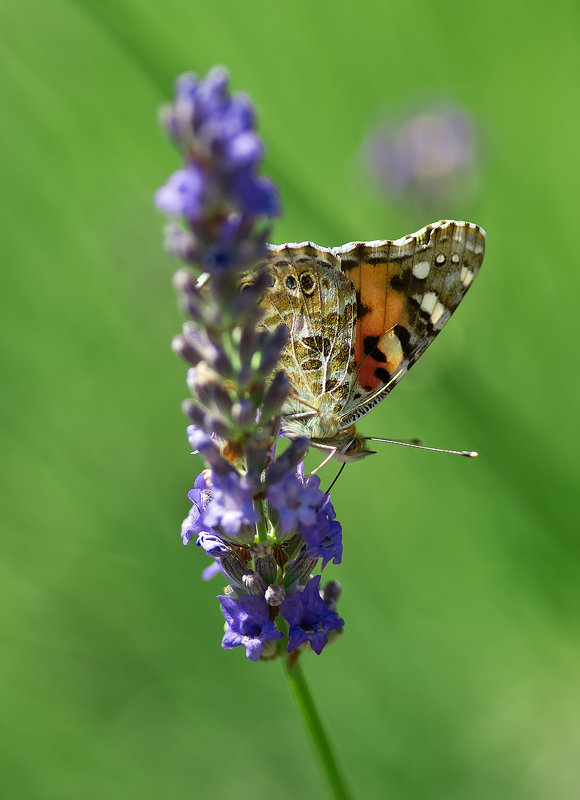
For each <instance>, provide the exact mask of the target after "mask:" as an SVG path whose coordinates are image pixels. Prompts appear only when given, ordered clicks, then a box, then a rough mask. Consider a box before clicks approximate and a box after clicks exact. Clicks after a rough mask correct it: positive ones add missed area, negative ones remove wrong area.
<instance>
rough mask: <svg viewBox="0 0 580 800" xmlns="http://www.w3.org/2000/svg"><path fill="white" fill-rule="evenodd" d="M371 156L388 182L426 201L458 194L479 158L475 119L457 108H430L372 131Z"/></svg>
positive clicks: (387, 186)
mask: <svg viewBox="0 0 580 800" xmlns="http://www.w3.org/2000/svg"><path fill="white" fill-rule="evenodd" d="M365 148H366V156H367V160H368V163H369V166H370V167H371V169H372V172H373V174H374V175H376V177H377V178H378V180H379V181H380V182H381V184H382V185H383V187H384V188H385V189H387V190H389V191H391V192H394V193H395V194H401V193H406V194H408V195H409V196H415V197H417V198H418V199H421V200H423V201H430V202H431V201H435V200H443V199H445V197H446V196H451V195H453V193H454V191H455V189H456V187H457V184H458V180H461V181H462V183H465V182H466V177H467V175H468V173H470V172H472V171H473V168H474V166H475V161H476V149H477V142H476V136H475V131H474V127H473V123H472V121H471V119H470V118H469V116H468V115H467V113H466V112H465V111H464V110H463V109H461V108H457V107H451V106H449V107H433V106H431V107H426V108H424V109H423V110H422V111H420V112H419V113H415V114H413V115H411V116H408V117H407V118H406V119H403V120H402V121H400V122H392V123H390V124H386V125H382V126H379V127H378V128H377V129H375V130H374V131H373V132H372V133H371V134H370V136H369V138H368V140H367V142H366V145H365Z"/></svg>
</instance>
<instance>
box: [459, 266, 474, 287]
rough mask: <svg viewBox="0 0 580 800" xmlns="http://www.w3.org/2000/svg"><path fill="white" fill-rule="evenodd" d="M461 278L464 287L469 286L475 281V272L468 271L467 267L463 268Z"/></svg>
mask: <svg viewBox="0 0 580 800" xmlns="http://www.w3.org/2000/svg"><path fill="white" fill-rule="evenodd" d="M459 277H460V279H461V283H462V284H463V285H464V286H469V284H470V283H471V281H472V280H473V272H472V271H471V270H470V269H467V267H461V274H460V275H459Z"/></svg>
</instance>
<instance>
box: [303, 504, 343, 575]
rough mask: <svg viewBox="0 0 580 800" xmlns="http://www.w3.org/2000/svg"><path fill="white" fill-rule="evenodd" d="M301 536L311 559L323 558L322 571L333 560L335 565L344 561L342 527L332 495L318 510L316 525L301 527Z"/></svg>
mask: <svg viewBox="0 0 580 800" xmlns="http://www.w3.org/2000/svg"><path fill="white" fill-rule="evenodd" d="M300 535H301V536H302V538H303V539H304V541H305V542H306V552H307V554H308V555H309V556H310V557H311V558H321V559H322V564H321V569H324V567H325V566H326V565H327V564H328V562H329V561H330V560H331V559H332V561H333V562H334V563H335V564H340V563H341V561H342V526H341V524H340V522H339V521H338V520H337V519H336V513H335V511H334V507H333V505H332V503H331V502H330V495H326V500H325V501H324V502H323V503H322V505H321V506H320V508H319V509H318V513H317V516H316V522H315V524H314V525H310V526H309V525H301V526H300Z"/></svg>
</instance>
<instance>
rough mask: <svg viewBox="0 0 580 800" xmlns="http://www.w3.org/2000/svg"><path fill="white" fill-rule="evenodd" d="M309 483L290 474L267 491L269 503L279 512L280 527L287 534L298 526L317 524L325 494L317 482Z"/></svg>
mask: <svg viewBox="0 0 580 800" xmlns="http://www.w3.org/2000/svg"><path fill="white" fill-rule="evenodd" d="M309 481H310V479H309V480H308V481H306V482H305V483H302V482H301V481H300V479H299V478H298V477H297V475H296V474H295V473H293V472H290V473H286V474H285V475H284V476H283V477H282V478H281V479H280V480H279V481H277V482H276V483H274V484H273V485H272V486H270V487H268V489H267V490H266V496H267V498H268V502H269V503H270V505H271V506H272V507H273V508H275V509H276V511H277V512H278V518H279V520H280V527H281V528H282V530H283V531H285V532H288V531H292V530H295V529H296V528H297V527H298V525H315V524H316V519H317V508H318V507H319V506H320V504H321V503H322V501H323V500H324V494H323V493H322V492H321V491H320V489H319V488H318V481H317V480H314V481H311V482H309Z"/></svg>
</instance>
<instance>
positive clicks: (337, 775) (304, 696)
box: [284, 653, 352, 800]
mask: <svg viewBox="0 0 580 800" xmlns="http://www.w3.org/2000/svg"><path fill="white" fill-rule="evenodd" d="M284 663H285V665H286V675H287V677H288V682H289V684H290V689H291V690H292V694H293V695H294V700H295V701H296V705H297V706H298V708H299V710H300V714H301V715H302V720H303V722H304V725H305V726H306V728H307V729H308V733H309V734H310V738H311V740H312V744H313V745H314V747H315V748H316V751H317V753H318V757H319V759H320V763H321V765H322V768H323V770H324V772H325V773H326V777H327V778H328V782H329V783H330V787H331V789H332V794H333V797H334V798H336V800H351V797H352V795H351V794H350V792H349V791H348V789H347V788H346V784H345V782H344V778H343V776H342V774H341V772H340V770H339V768H338V764H337V761H336V759H335V757H334V753H333V752H332V748H331V746H330V742H329V740H328V736H327V735H326V731H325V730H324V727H323V725H322V720H321V719H320V716H319V714H318V711H317V709H316V706H315V704H314V700H313V698H312V694H311V693H310V689H309V688H308V684H307V683H306V679H305V677H304V673H303V672H302V668H301V667H300V663H299V661H298V654H297V653H291V654H290V655H289V656H287V657H286V658H284Z"/></svg>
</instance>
